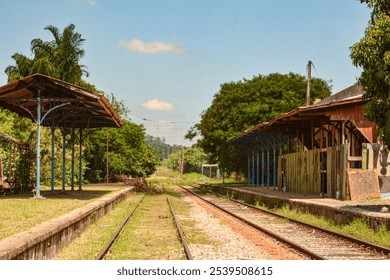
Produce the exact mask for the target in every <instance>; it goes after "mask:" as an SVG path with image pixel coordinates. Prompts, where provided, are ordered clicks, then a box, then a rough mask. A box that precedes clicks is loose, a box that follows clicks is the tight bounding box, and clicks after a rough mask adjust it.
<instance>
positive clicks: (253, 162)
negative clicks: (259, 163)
mask: <svg viewBox="0 0 390 280" xmlns="http://www.w3.org/2000/svg"><path fill="white" fill-rule="evenodd" d="M254 185H255V150H254V149H253V150H252V186H254Z"/></svg>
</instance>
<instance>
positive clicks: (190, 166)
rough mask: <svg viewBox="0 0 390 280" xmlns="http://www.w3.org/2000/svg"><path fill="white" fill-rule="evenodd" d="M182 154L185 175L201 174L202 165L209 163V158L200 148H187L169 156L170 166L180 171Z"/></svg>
mask: <svg viewBox="0 0 390 280" xmlns="http://www.w3.org/2000/svg"><path fill="white" fill-rule="evenodd" d="M181 153H183V154H184V168H183V171H184V173H192V172H196V173H201V172H202V163H207V162H208V159H209V156H208V155H207V154H206V153H205V152H203V150H202V149H201V148H199V147H192V148H186V149H183V150H181V151H179V152H176V153H172V154H170V155H169V161H170V163H169V165H170V166H171V167H172V169H174V170H178V168H179V161H180V157H181Z"/></svg>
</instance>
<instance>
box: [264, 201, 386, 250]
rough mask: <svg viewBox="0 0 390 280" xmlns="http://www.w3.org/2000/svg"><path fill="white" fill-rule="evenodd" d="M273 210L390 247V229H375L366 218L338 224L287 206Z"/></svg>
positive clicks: (383, 227)
mask: <svg viewBox="0 0 390 280" xmlns="http://www.w3.org/2000/svg"><path fill="white" fill-rule="evenodd" d="M272 211H274V212H276V213H278V214H281V215H283V216H286V217H289V218H292V219H295V220H298V221H302V222H305V223H308V224H312V225H316V226H318V227H322V228H326V229H329V230H333V231H336V232H339V233H343V234H346V235H350V236H353V237H356V238H360V239H363V240H366V241H368V242H371V243H374V244H378V245H381V246H385V247H390V231H388V230H387V229H386V227H385V226H382V227H381V228H380V229H379V230H378V231H375V230H373V229H372V228H370V227H369V226H368V224H367V221H365V220H364V219H355V220H353V221H352V222H351V223H349V224H343V225H340V224H336V223H335V222H334V221H330V220H327V219H325V218H324V217H317V216H314V215H310V214H306V213H301V212H296V211H292V210H290V209H289V207H287V206H285V207H283V208H277V209H273V210H272Z"/></svg>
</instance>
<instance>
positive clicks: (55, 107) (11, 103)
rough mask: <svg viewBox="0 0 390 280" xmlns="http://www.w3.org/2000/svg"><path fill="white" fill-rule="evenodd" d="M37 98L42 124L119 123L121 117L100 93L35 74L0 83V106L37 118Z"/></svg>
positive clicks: (81, 126)
mask: <svg viewBox="0 0 390 280" xmlns="http://www.w3.org/2000/svg"><path fill="white" fill-rule="evenodd" d="M38 98H40V103H41V115H42V120H43V122H42V123H41V125H44V126H53V124H54V125H55V126H56V127H68V128H98V127H120V126H121V125H122V123H121V120H120V118H119V116H118V115H117V113H116V112H115V111H114V109H113V108H112V107H111V105H110V104H109V102H108V101H107V99H106V98H105V97H104V95H102V94H98V93H95V92H93V91H91V90H88V89H85V88H82V87H79V86H76V85H73V84H70V83H67V82H64V81H61V80H58V79H55V78H52V77H49V76H45V75H42V74H34V75H31V76H28V77H25V78H23V79H20V80H17V81H15V82H13V83H10V84H7V85H4V86H2V87H0V106H1V107H2V108H5V109H8V110H10V111H12V112H15V113H17V114H18V115H20V116H22V117H27V118H30V119H32V120H33V121H35V122H37V120H36V112H37V104H38V103H37V102H38Z"/></svg>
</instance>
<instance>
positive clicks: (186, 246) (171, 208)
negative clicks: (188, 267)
mask: <svg viewBox="0 0 390 280" xmlns="http://www.w3.org/2000/svg"><path fill="white" fill-rule="evenodd" d="M167 202H168V205H169V209H170V210H171V214H172V217H173V221H174V222H175V225H176V229H177V233H178V234H179V237H180V241H181V243H182V244H183V247H184V252H185V254H186V257H187V260H192V259H193V258H192V255H191V251H190V248H189V247H188V244H187V240H186V238H185V236H184V234H183V231H182V230H181V227H180V224H179V221H178V219H177V217H176V214H175V212H174V210H173V207H172V204H171V201H170V200H169V198H168V197H167Z"/></svg>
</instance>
